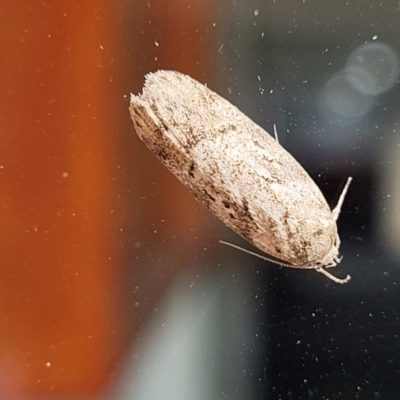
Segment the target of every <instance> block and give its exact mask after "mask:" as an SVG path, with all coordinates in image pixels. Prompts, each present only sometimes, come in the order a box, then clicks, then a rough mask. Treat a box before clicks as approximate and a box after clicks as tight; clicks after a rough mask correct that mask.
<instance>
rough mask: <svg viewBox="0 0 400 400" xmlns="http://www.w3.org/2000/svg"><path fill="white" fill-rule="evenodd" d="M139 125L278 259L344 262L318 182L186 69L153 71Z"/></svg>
mask: <svg viewBox="0 0 400 400" xmlns="http://www.w3.org/2000/svg"><path fill="white" fill-rule="evenodd" d="M130 113H131V117H132V120H133V123H134V125H135V129H136V132H137V134H138V135H139V137H140V138H141V139H142V141H143V142H144V143H145V144H146V145H147V147H148V148H149V149H150V150H151V151H152V152H153V153H154V154H155V155H156V156H157V157H158V158H159V159H160V161H161V162H162V163H163V164H164V165H165V166H166V167H167V168H168V169H169V170H170V171H171V172H173V173H174V174H175V175H176V176H177V177H178V179H179V180H180V181H181V182H182V183H183V184H184V185H185V186H186V187H187V188H188V189H189V191H190V192H191V193H192V194H193V195H194V196H195V197H196V199H197V200H198V201H199V202H200V203H202V204H203V205H204V206H206V207H207V208H208V209H209V210H210V211H212V212H213V213H214V214H215V215H216V216H217V217H218V218H220V219H221V220H222V221H223V222H224V223H225V224H226V225H227V226H229V227H230V228H231V229H232V230H234V231H235V232H236V233H238V234H239V235H241V236H242V237H244V238H245V239H246V240H248V241H249V242H250V243H251V244H253V245H254V246H255V247H257V248H258V249H260V250H261V251H263V252H265V253H267V254H268V255H270V256H272V257H273V258H274V259H273V260H270V261H273V262H276V263H278V264H281V265H284V266H287V267H292V268H302V269H316V270H317V271H319V272H322V273H324V274H325V275H327V276H328V277H329V278H331V279H333V280H335V281H336V282H339V283H344V282H347V281H348V280H349V279H350V277H349V276H347V277H346V278H345V279H339V278H336V277H334V276H333V275H331V274H330V273H328V272H327V271H326V270H325V269H324V268H326V267H333V266H335V265H337V264H338V263H339V262H340V257H339V246H340V239H339V236H338V232H337V226H336V220H337V217H338V215H339V213H340V207H341V205H342V203H343V200H344V196H345V193H346V191H347V188H348V186H349V184H350V181H351V178H349V180H348V182H347V184H346V186H345V189H344V191H343V193H342V196H341V198H340V200H339V203H338V205H337V207H336V208H335V209H334V210H333V211H331V209H330V208H329V206H328V204H327V202H326V200H325V198H324V196H323V195H322V193H321V191H320V190H319V188H318V186H317V185H316V184H315V182H314V181H313V180H312V179H311V177H310V176H309V175H308V174H307V172H306V171H305V170H304V169H303V168H302V167H301V165H300V164H299V163H298V162H297V161H296V160H295V159H294V158H293V156H291V155H290V154H289V153H288V152H287V151H286V150H285V149H284V148H283V147H282V146H281V145H280V144H279V143H278V142H277V141H276V140H275V139H274V138H272V137H271V136H270V135H269V134H268V133H267V132H266V131H265V130H263V129H262V128H261V127H260V126H258V125H257V124H255V123H254V122H253V121H252V120H251V119H249V118H248V117H247V116H246V115H244V114H243V113H242V112H241V111H239V110H238V109H237V108H236V107H235V106H233V105H232V104H231V103H229V102H228V101H227V100H225V99H223V98H222V97H220V96H219V95H217V94H216V93H214V92H212V91H211V90H210V89H208V88H207V87H206V86H204V85H202V84H200V83H199V82H197V81H195V80H194V79H192V78H190V77H189V76H187V75H184V74H181V73H178V72H174V71H158V72H155V73H151V74H148V75H147V76H146V82H145V85H144V88H143V93H142V94H141V95H138V96H134V95H132V96H131V105H130Z"/></svg>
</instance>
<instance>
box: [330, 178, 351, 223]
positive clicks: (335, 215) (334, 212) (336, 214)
mask: <svg viewBox="0 0 400 400" xmlns="http://www.w3.org/2000/svg"><path fill="white" fill-rule="evenodd" d="M352 180H353V178H352V177H351V176H349V177H348V178H347V182H346V184H345V185H344V188H343V190H342V193H341V195H340V197H339V201H338V203H337V205H336V207H335V208H334V209H333V210H332V218H333V220H334V221H337V219H338V218H339V214H340V210H341V208H342V204H343V201H344V198H345V197H346V193H347V190H348V189H349V186H350V183H351V181H352Z"/></svg>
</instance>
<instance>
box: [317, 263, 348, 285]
mask: <svg viewBox="0 0 400 400" xmlns="http://www.w3.org/2000/svg"><path fill="white" fill-rule="evenodd" d="M315 270H316V271H318V272H320V273H321V274H323V275H325V276H326V277H328V278H329V279H331V280H332V281H334V282H336V283H347V282H348V281H349V280H350V279H351V276H350V275H347V276H346V278H343V279H341V278H337V277H336V276H335V275H332V274H330V273H329V272H328V271H326V270H325V269H323V268H322V267H318V268H315Z"/></svg>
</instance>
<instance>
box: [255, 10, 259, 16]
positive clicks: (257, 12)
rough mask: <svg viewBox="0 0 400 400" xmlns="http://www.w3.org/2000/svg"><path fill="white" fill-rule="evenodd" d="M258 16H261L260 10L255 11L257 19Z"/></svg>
mask: <svg viewBox="0 0 400 400" xmlns="http://www.w3.org/2000/svg"><path fill="white" fill-rule="evenodd" d="M258 14H260V10H257V9H256V10H254V16H255V17H257V16H258Z"/></svg>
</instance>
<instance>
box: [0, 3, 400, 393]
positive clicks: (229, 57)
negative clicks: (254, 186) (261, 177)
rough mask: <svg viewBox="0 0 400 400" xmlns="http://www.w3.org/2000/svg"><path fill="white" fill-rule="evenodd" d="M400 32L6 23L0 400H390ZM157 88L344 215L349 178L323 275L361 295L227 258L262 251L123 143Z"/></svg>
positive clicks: (253, 25) (381, 14)
mask: <svg viewBox="0 0 400 400" xmlns="http://www.w3.org/2000/svg"><path fill="white" fill-rule="evenodd" d="M399 18H400V8H399V6H398V3H397V2H396V1H385V2H376V1H372V0H371V1H364V2H346V1H328V0H323V1H317V0H314V1H307V0H304V1H299V2H292V1H261V0H251V1H247V0H219V1H213V0H204V1H196V0H175V1H155V0H154V1H151V0H150V1H136V0H132V1H123V2H122V1H121V2H118V1H117V2H115V1H112V2H111V1H109V2H107V1H104V2H102V3H101V4H98V3H94V2H92V1H87V2H85V1H82V2H79V3H73V2H71V3H65V4H63V3H51V4H48V3H47V2H45V1H43V2H40V3H37V4H36V3H32V4H30V5H29V6H28V5H26V4H19V3H17V2H15V4H14V3H11V2H10V3H9V4H6V3H4V4H2V5H0V21H2V24H0V25H1V28H0V29H1V30H2V31H1V33H0V42H1V43H2V49H3V53H4V54H3V57H2V59H1V60H0V64H1V72H2V73H1V74H0V84H1V85H0V86H1V87H2V91H1V93H0V113H1V115H0V126H1V128H2V129H1V132H0V187H1V188H2V189H1V190H0V207H1V231H0V251H1V253H0V256H1V259H2V265H1V268H0V285H2V286H1V288H0V292H1V299H0V300H1V301H0V326H1V327H2V329H0V398H7V399H10V400H14V399H18V400H19V399H22V398H24V399H25V398H29V399H35V398H41V399H42V398H52V399H53V398H54V399H58V398H62V399H91V400H94V399H101V400H104V399H118V400H138V399H139V400H147V399H149V400H150V399H151V400H153V399H156V398H163V399H174V400H177V399H185V400H186V399H191V400H197V399H198V400H201V399H207V400H213V399H230V400H232V399H238V400H239V399H248V400H252V399H254V400H258V399H264V398H266V399H313V398H314V399H330V400H332V399H374V398H376V399H397V398H398V393H399V392H400V380H399V374H400V367H399V365H400V351H399V335H400V322H399V315H400V291H399V282H400V272H399V266H400V250H399V249H400V246H399V241H400V217H399V209H400V203H399V202H400V200H399V199H400V184H399V182H400V181H399V175H398V171H399V169H400V139H399V131H398V121H399V111H398V110H399V109H400V107H399V98H400V96H399V94H400V86H399V64H400V61H399V60H400V47H399V40H398V38H399V37H400V32H399V30H400V25H399V23H398V21H399ZM158 69H172V70H178V71H180V72H183V73H186V74H189V75H191V76H193V77H194V78H195V79H197V80H199V81H200V82H202V83H205V84H207V86H209V87H210V88H211V89H212V90H214V91H216V92H217V93H219V94H220V95H221V96H223V97H225V98H227V99H228V100H229V101H231V102H232V103H233V104H235V105H236V106H238V107H239V108H240V109H241V110H242V111H243V112H244V113H246V114H247V115H248V116H249V117H250V118H252V119H253V120H254V121H255V122H257V123H258V124H260V125H261V126H262V127H263V128H265V129H266V130H267V131H268V132H270V133H272V132H273V125H274V124H276V126H277V131H278V135H279V141H280V143H281V145H282V146H283V147H285V148H286V149H287V150H288V151H289V152H290V153H291V154H292V155H293V156H294V157H295V158H296V159H297V160H298V161H299V163H300V164H301V165H302V166H303V167H304V168H305V169H306V170H307V171H308V172H309V173H310V175H311V176H312V178H313V179H314V180H315V181H316V183H317V184H318V186H319V187H320V189H321V191H322V192H323V193H324V195H325V197H326V199H327V201H328V203H329V204H330V205H331V206H332V207H333V206H334V205H335V204H336V202H337V200H338V197H339V195H340V192H341V190H342V188H343V185H344V183H345V182H346V179H347V177H348V176H352V177H353V182H352V184H351V187H350V189H349V192H348V194H347V197H346V200H345V202H344V205H343V208H342V213H341V215H340V218H339V221H338V228H339V235H340V238H341V241H342V244H341V253H342V255H343V260H342V262H341V263H340V264H339V265H338V266H337V267H336V268H335V269H334V270H331V272H332V273H334V274H335V275H336V276H341V277H344V276H346V274H347V273H348V274H350V275H351V277H352V279H351V281H350V282H348V283H347V284H344V285H340V284H336V283H334V282H332V281H330V280H328V279H327V278H326V277H324V276H323V275H321V274H318V273H316V272H315V271H312V270H298V269H289V268H282V267H279V266H277V265H274V264H270V263H267V262H264V261H261V260H259V259H257V258H255V257H252V256H250V255H248V254H245V253H242V252H239V251H237V250H235V249H233V248H229V247H226V246H222V245H220V244H219V242H218V241H219V240H227V241H229V242H232V243H235V244H238V245H240V246H242V247H244V248H247V249H251V250H254V249H252V248H251V246H250V245H249V244H248V243H246V242H245V241H244V240H242V239H240V238H239V237H238V236H237V235H235V234H234V233H233V232H231V231H230V230H228V229H227V228H225V227H224V225H223V224H222V223H221V222H220V221H218V220H217V219H216V218H214V217H213V216H212V215H211V214H210V213H209V212H208V211H207V210H206V209H205V208H203V207H201V206H200V205H199V204H198V203H197V202H196V201H195V200H194V199H193V198H192V197H191V195H190V194H189V193H188V192H187V190H186V189H185V188H184V187H183V185H181V184H180V183H179V182H178V181H177V180H176V179H175V178H174V177H173V176H172V174H170V173H169V172H168V171H167V170H166V169H165V168H164V167H163V166H162V165H161V164H160V163H159V161H158V160H157V159H156V158H155V157H154V156H153V155H152V154H151V153H150V151H149V150H148V149H147V148H146V147H145V145H144V144H143V143H142V142H141V141H140V140H139V138H138V137H137V135H136V133H135V132H134V128H133V125H132V122H131V121H130V116H129V110H128V108H129V93H130V92H133V93H135V94H136V93H139V92H140V91H141V88H142V85H143V82H144V76H145V74H146V73H148V72H150V71H156V70H158ZM233 184H234V183H233ZM306 217H307V216H306V215H305V218H306Z"/></svg>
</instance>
